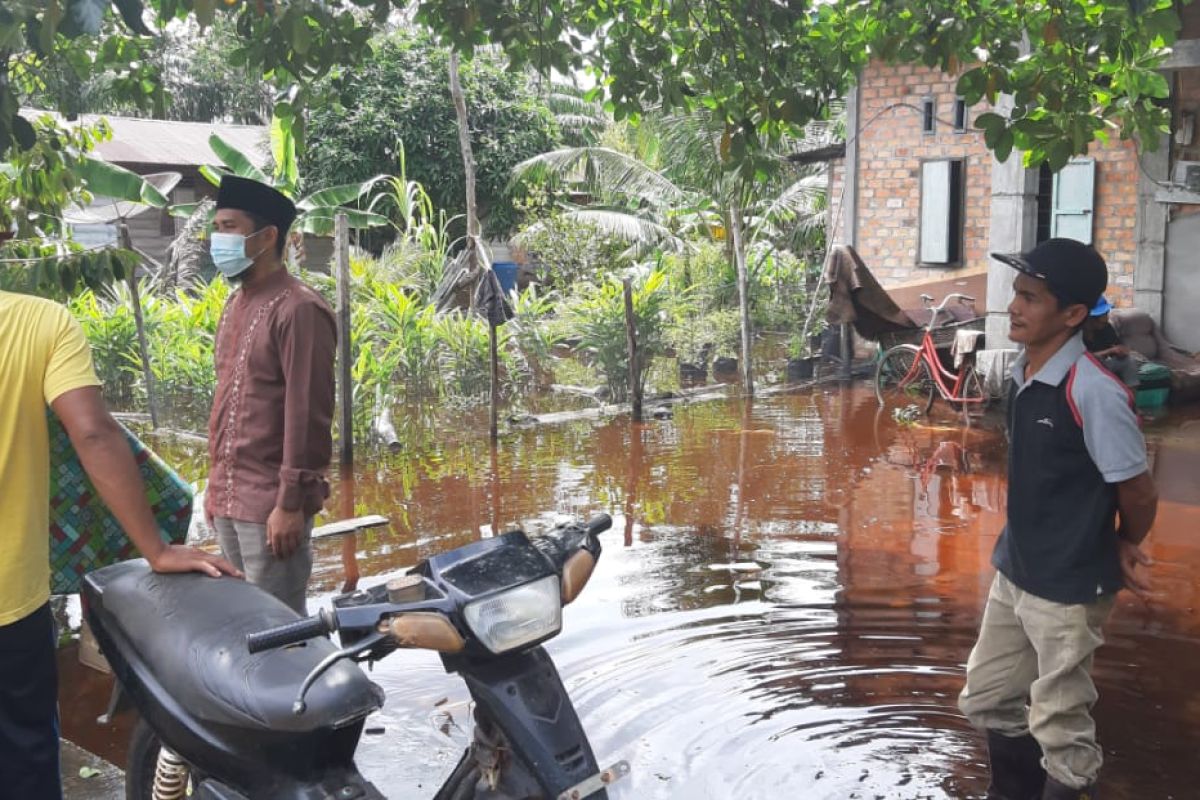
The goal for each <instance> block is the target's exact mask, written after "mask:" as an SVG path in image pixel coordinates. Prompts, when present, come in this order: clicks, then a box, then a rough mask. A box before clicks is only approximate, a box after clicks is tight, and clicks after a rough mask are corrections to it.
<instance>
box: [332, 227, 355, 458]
mask: <svg viewBox="0 0 1200 800" xmlns="http://www.w3.org/2000/svg"><path fill="white" fill-rule="evenodd" d="M333 242H334V255H335V257H336V265H335V271H336V276H335V277H336V281H337V329H338V369H337V376H338V377H337V382H338V390H339V401H340V403H341V407H342V415H341V426H340V427H341V442H340V445H341V447H340V454H341V455H340V463H341V465H342V466H343V467H346V466H349V465H351V464H353V463H354V387H353V386H352V385H351V384H350V220H349V218H348V217H347V216H346V213H345V212H344V211H342V212H338V215H337V217H336V218H335V219H334V223H333Z"/></svg>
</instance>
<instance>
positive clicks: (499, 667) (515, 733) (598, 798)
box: [448, 647, 607, 800]
mask: <svg viewBox="0 0 1200 800" xmlns="http://www.w3.org/2000/svg"><path fill="white" fill-rule="evenodd" d="M448 666H451V665H449V664H448ZM452 668H453V669H455V671H458V672H459V673H460V674H461V675H462V678H463V680H464V681H466V684H467V688H468V689H469V690H470V692H471V696H472V698H474V700H475V703H476V705H477V716H479V717H480V718H481V719H483V720H487V721H489V722H490V723H491V724H494V725H496V726H497V727H498V728H499V729H500V732H501V733H502V734H503V735H504V738H505V739H506V740H507V742H508V744H509V746H510V747H511V748H512V751H513V753H514V754H515V755H516V757H517V758H518V759H519V760H520V763H521V766H523V767H524V768H525V769H526V770H528V772H529V773H530V775H531V776H532V778H533V779H534V780H535V781H536V782H537V784H538V786H539V787H540V788H541V790H542V792H543V793H544V794H545V795H546V797H550V798H556V797H558V796H559V794H561V793H562V792H564V791H565V790H567V789H569V788H571V787H573V786H575V785H576V784H578V783H580V782H581V781H583V780H585V779H587V778H590V777H591V776H593V775H595V774H596V773H597V772H599V767H598V766H597V765H596V756H595V754H594V753H593V752H592V745H591V743H590V742H589V741H588V738H587V734H586V733H585V732H584V730H583V726H582V725H581V724H580V722H579V716H578V715H577V714H576V713H575V707H574V705H572V703H571V698H570V696H569V695H568V694H567V690H566V688H565V687H564V686H563V684H562V679H561V678H559V675H558V670H557V669H556V668H555V666H554V662H553V660H551V658H550V655H549V654H548V653H547V652H546V651H545V650H544V649H543V648H541V647H535V648H533V649H531V650H526V651H524V652H522V653H515V654H512V655H508V656H503V657H501V658H498V659H494V660H488V661H482V660H479V661H475V660H473V661H471V662H470V663H469V664H455V665H453V666H452ZM606 797H607V793H605V792H603V791H601V792H598V793H596V794H594V795H592V800H603V798H606Z"/></svg>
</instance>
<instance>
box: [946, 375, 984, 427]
mask: <svg viewBox="0 0 1200 800" xmlns="http://www.w3.org/2000/svg"><path fill="white" fill-rule="evenodd" d="M963 369H964V370H965V372H964V373H963V379H962V384H961V386H960V387H959V396H960V397H962V398H963V399H962V400H960V401H958V402H956V403H954V407H955V408H957V409H958V410H959V411H961V412H962V414H963V416H964V417H965V418H966V420H967V422H968V423H970V422H971V421H972V420H977V419H979V418H980V417H982V416H983V414H984V412H985V411H987V401H988V397H987V395H986V394H984V392H983V379H982V378H980V377H979V373H978V372H976V371H975V368H974V367H972V366H966V367H963Z"/></svg>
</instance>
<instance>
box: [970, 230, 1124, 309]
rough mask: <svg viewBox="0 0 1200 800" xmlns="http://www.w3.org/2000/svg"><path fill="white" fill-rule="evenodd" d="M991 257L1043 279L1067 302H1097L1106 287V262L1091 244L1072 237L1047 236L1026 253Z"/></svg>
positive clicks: (1091, 305) (1080, 303)
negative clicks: (1053, 237) (1055, 237)
mask: <svg viewBox="0 0 1200 800" xmlns="http://www.w3.org/2000/svg"><path fill="white" fill-rule="evenodd" d="M992 258H994V259H996V260H997V261H1000V262H1002V263H1005V264H1008V265H1009V266H1010V267H1012V268H1013V269H1015V270H1017V271H1019V272H1024V273H1025V274H1026V275H1029V276H1031V277H1034V278H1037V279H1038V280H1043V281H1045V282H1046V283H1047V285H1049V287H1050V291H1052V292H1054V295H1055V296H1056V297H1057V298H1058V299H1059V300H1061V301H1063V302H1064V303H1066V304H1067V305H1075V304H1079V305H1085V306H1087V307H1088V308H1089V309H1090V308H1092V307H1093V306H1095V305H1096V303H1097V302H1099V300H1100V297H1101V296H1102V295H1103V294H1104V290H1105V289H1106V288H1108V264H1106V263H1105V261H1104V257H1103V256H1102V255H1100V254H1099V253H1097V252H1096V248H1094V247H1092V246H1091V245H1090V244H1084V243H1083V242H1077V241H1075V240H1074V239H1047V240H1046V241H1044V242H1042V243H1041V244H1039V245H1038V246H1037V247H1035V248H1033V249H1032V250H1029V251H1027V252H1025V253H992Z"/></svg>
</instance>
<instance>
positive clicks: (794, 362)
mask: <svg viewBox="0 0 1200 800" xmlns="http://www.w3.org/2000/svg"><path fill="white" fill-rule="evenodd" d="M816 363H817V359H816V358H815V357H813V356H806V357H804V358H789V359H788V362H787V379H788V380H789V381H806V380H810V379H811V378H812V376H813V367H814V365H815V364H816Z"/></svg>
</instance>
